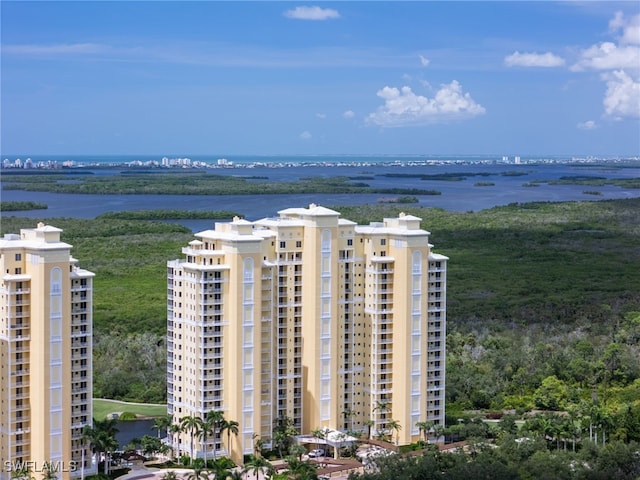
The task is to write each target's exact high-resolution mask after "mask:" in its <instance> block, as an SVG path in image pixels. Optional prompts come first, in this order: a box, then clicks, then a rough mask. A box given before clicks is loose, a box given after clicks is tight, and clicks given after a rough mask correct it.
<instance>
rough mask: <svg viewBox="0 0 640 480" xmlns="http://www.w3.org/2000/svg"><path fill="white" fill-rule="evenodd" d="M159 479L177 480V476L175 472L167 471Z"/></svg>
mask: <svg viewBox="0 0 640 480" xmlns="http://www.w3.org/2000/svg"><path fill="white" fill-rule="evenodd" d="M160 478H162V480H178V474H177V473H176V472H175V470H167V471H166V472H165V474H164V475H162V477H160Z"/></svg>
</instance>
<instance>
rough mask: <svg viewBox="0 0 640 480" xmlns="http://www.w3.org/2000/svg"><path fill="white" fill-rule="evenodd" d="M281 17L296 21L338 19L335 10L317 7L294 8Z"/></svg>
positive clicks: (338, 16) (338, 15)
mask: <svg viewBox="0 0 640 480" xmlns="http://www.w3.org/2000/svg"><path fill="white" fill-rule="evenodd" d="M283 15H284V16H285V17H287V18H293V19H296V20H329V19H332V18H340V14H339V13H338V11H337V10H333V9H332V8H321V7H318V6H313V7H296V8H294V9H292V10H287V11H286V12H284V14H283Z"/></svg>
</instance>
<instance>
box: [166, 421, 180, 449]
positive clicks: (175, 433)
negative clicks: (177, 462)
mask: <svg viewBox="0 0 640 480" xmlns="http://www.w3.org/2000/svg"><path fill="white" fill-rule="evenodd" d="M180 432H182V427H180V424H179V423H171V424H170V425H169V426H168V427H167V434H171V456H172V457H175V456H176V450H177V448H176V444H177V443H178V442H179V441H180ZM176 437H177V440H176Z"/></svg>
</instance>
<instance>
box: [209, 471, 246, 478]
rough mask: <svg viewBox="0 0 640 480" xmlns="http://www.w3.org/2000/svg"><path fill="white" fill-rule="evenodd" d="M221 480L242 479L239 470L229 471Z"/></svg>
mask: <svg viewBox="0 0 640 480" xmlns="http://www.w3.org/2000/svg"><path fill="white" fill-rule="evenodd" d="M216 480H217V479H216ZM221 480H244V477H243V476H242V472H241V471H240V470H231V471H230V472H229V473H227V476H226V477H224V478H223V479H221Z"/></svg>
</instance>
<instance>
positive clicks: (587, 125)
mask: <svg viewBox="0 0 640 480" xmlns="http://www.w3.org/2000/svg"><path fill="white" fill-rule="evenodd" d="M576 127H578V128H579V129H580V130H593V129H594V128H597V125H596V122H594V121H593V120H587V121H586V122H580V123H578V125H576Z"/></svg>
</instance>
